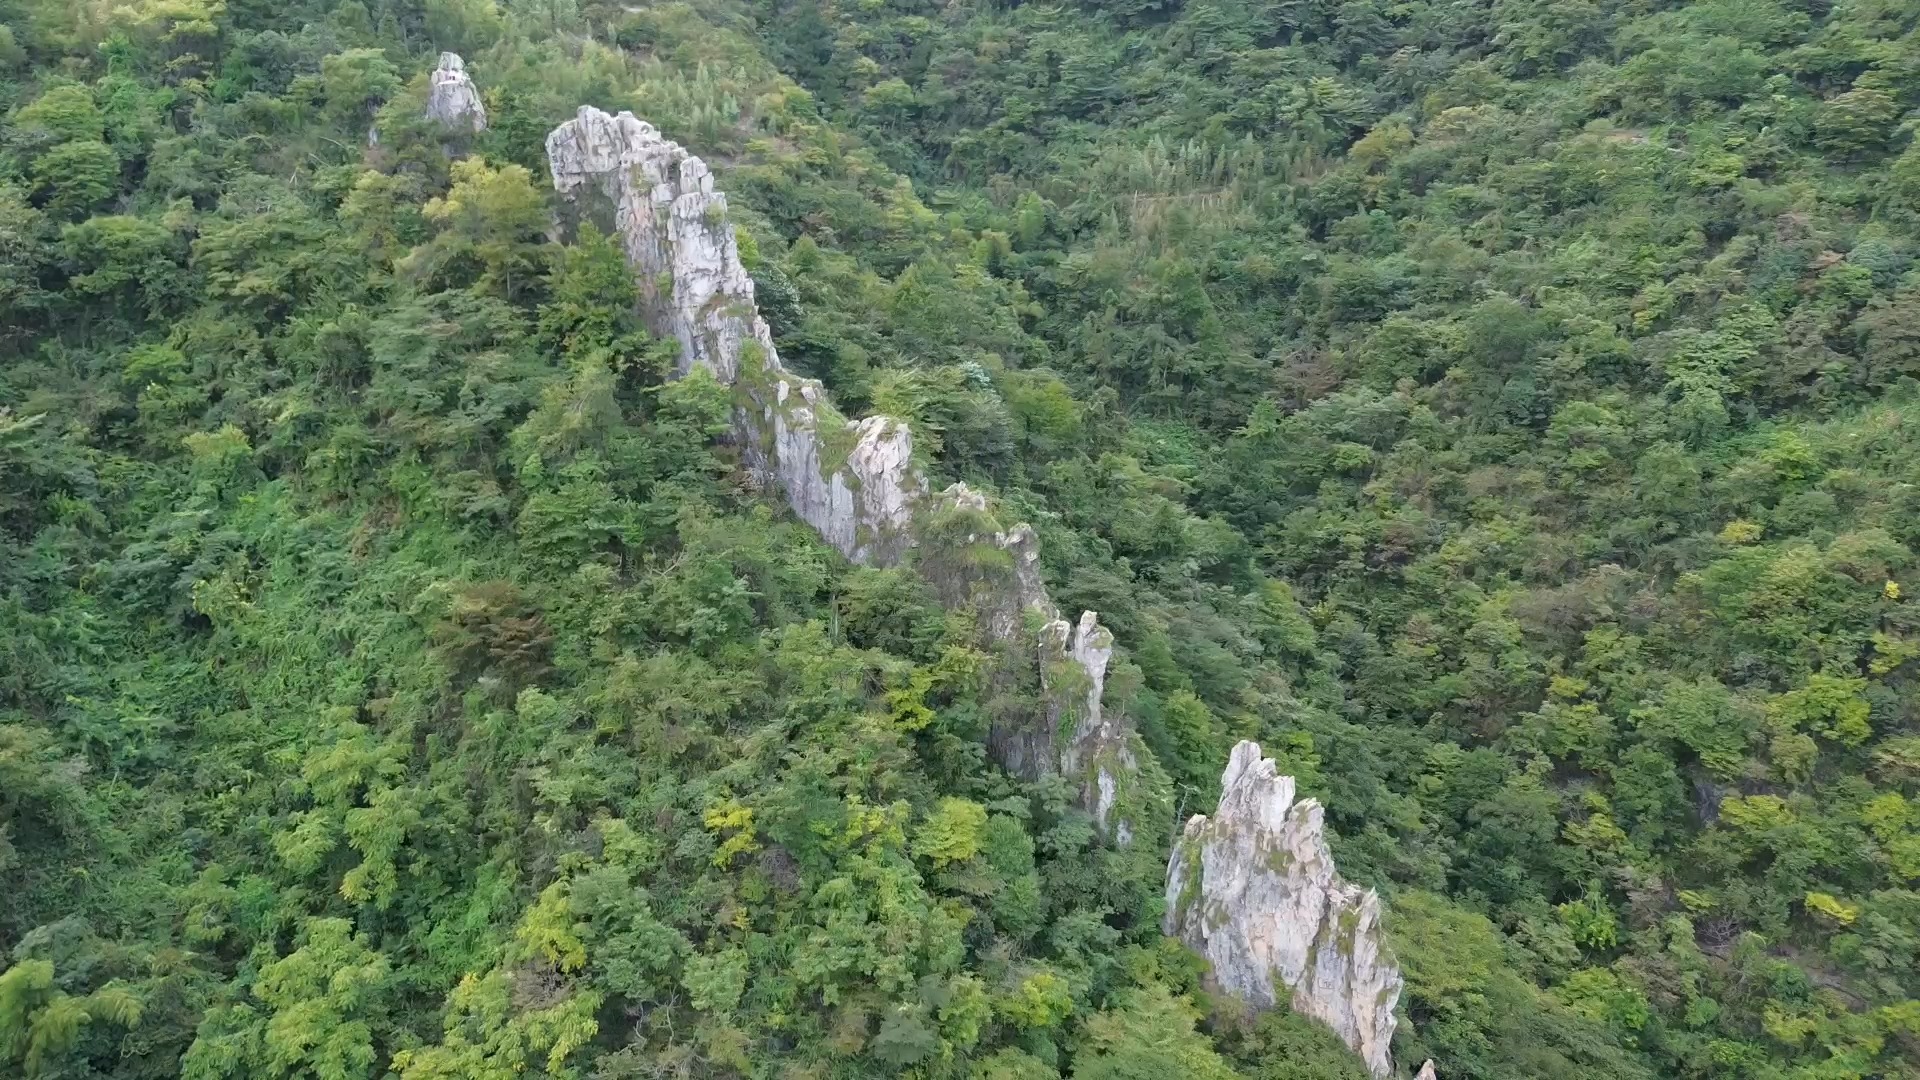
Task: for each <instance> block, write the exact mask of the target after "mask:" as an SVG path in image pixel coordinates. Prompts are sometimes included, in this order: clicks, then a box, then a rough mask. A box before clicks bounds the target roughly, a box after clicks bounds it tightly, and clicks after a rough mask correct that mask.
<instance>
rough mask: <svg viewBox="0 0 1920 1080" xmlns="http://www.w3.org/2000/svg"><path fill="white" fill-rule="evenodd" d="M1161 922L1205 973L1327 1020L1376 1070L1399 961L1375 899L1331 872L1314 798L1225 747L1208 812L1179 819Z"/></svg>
mask: <svg viewBox="0 0 1920 1080" xmlns="http://www.w3.org/2000/svg"><path fill="white" fill-rule="evenodd" d="M1166 901H1167V912H1166V917H1165V921H1164V924H1163V929H1164V930H1165V931H1166V933H1167V934H1168V935H1170V936H1173V937H1176V938H1178V939H1180V940H1181V941H1182V942H1184V943H1185V944H1186V945H1187V946H1188V947H1190V948H1192V949H1193V950H1194V951H1195V952H1198V953H1199V954H1200V955H1202V956H1204V957H1205V958H1206V959H1207V961H1208V962H1209V963H1210V964H1211V965H1212V972H1211V974H1210V975H1209V979H1210V980H1211V982H1212V983H1213V984H1214V985H1215V986H1216V987H1217V988H1218V989H1220V990H1221V991H1224V992H1226V993H1228V994H1231V995H1233V996H1234V997H1236V998H1239V999H1240V1000H1242V1001H1244V1002H1246V1003H1247V1004H1249V1005H1251V1006H1253V1007H1254V1008H1256V1009H1267V1008H1272V1007H1273V1006H1274V1005H1276V1004H1279V1003H1280V1002H1282V1001H1285V1002H1287V1003H1288V1004H1289V1005H1291V1007H1292V1008H1293V1011H1294V1012H1297V1013H1301V1014H1303V1015H1306V1016H1310V1017H1312V1018H1314V1019H1315V1020H1318V1021H1320V1022H1321V1023H1323V1024H1326V1025H1327V1026H1328V1027H1330V1028H1332V1029H1333V1030H1334V1032H1335V1033H1336V1034H1337V1035H1339V1036H1340V1038H1341V1039H1342V1040H1343V1041H1344V1042H1345V1043H1346V1044H1347V1045H1348V1046H1349V1047H1351V1048H1352V1049H1353V1051H1354V1052H1355V1053H1357V1054H1359V1055H1360V1057H1361V1059H1362V1060H1363V1061H1365V1062H1366V1065H1367V1068H1368V1070H1369V1071H1371V1072H1372V1073H1373V1075H1374V1076H1376V1077H1385V1076H1389V1075H1391V1074H1392V1071H1393V1062H1392V1059H1391V1057H1390V1056H1389V1046H1390V1044H1391V1043H1392V1041H1393V1029H1394V1025H1395V1023H1396V1021H1395V1018H1394V1015H1393V1010H1394V1006H1395V1005H1396V1004H1398V1002H1399V1000H1400V989H1401V985H1402V979H1401V976H1400V969H1399V967H1398V965H1397V964H1396V963H1395V962H1394V959H1393V955H1392V953H1391V951H1390V950H1389V949H1388V947H1387V944H1386V938H1385V935H1384V933H1383V932H1382V930H1381V928H1380V898H1379V897H1378V896H1377V895H1376V894H1375V893H1374V892H1373V890H1371V889H1361V888H1360V887H1359V886H1357V885H1353V884H1350V883H1349V882H1347V881H1346V880H1344V879H1343V878H1341V877H1340V875H1339V873H1338V872H1337V871H1336V870H1335V869H1334V865H1333V855H1332V853H1331V852H1330V851H1328V849H1327V839H1326V828H1325V822H1324V820H1323V813H1322V810H1321V807H1320V804H1319V802H1317V801H1315V800H1313V799H1302V800H1299V801H1297V802H1296V801H1295V800H1294V781H1293V777H1291V776H1282V775H1280V773H1279V770H1278V768H1277V767H1276V766H1275V765H1274V763H1273V762H1272V761H1271V760H1268V759H1267V758H1265V757H1263V756H1261V752H1260V746H1259V744H1258V743H1252V742H1242V743H1240V744H1239V745H1237V746H1235V747H1234V748H1233V756H1232V757H1231V758H1230V759H1229V760H1228V762H1227V768H1226V772H1225V773H1223V774H1222V775H1221V777H1220V806H1219V809H1218V810H1217V811H1216V812H1215V813H1214V815H1213V816H1212V817H1210V818H1209V817H1207V816H1206V815H1204V814H1196V815H1194V816H1193V817H1192V818H1191V819H1189V820H1188V821H1187V825H1186V829H1185V831H1184V833H1183V835H1182V836H1181V837H1180V839H1179V840H1177V841H1176V842H1175V843H1174V846H1173V855H1172V857H1171V858H1170V859H1169V860H1168V862H1167V895H1166Z"/></svg>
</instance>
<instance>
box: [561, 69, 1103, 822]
mask: <svg viewBox="0 0 1920 1080" xmlns="http://www.w3.org/2000/svg"><path fill="white" fill-rule="evenodd" d="M547 160H548V166H549V168H550V170H551V172H552V174H553V186H554V189H555V190H556V191H558V192H559V193H560V194H561V196H562V202H563V208H564V209H563V214H562V221H561V226H562V230H563V231H571V230H575V229H577V228H578V227H579V226H580V225H581V224H582V223H584V222H589V221H590V222H592V223H593V224H594V225H595V226H596V227H597V228H598V229H599V230H600V231H601V232H602V233H603V234H606V235H608V236H612V237H616V238H617V239H618V241H619V243H620V244H621V246H622V248H623V249H624V251H625V252H626V256H627V262H628V264H629V265H630V266H632V267H633V270H634V278H635V283H636V285H637V286H638V289H637V291H638V293H639V298H640V302H639V306H640V311H641V314H642V316H643V317H644V319H645V321H646V323H647V326H648V328H649V329H650V330H652V331H653V332H654V333H655V334H657V335H659V336H661V337H663V338H672V339H673V340H676V341H678V342H679V343H680V361H679V373H680V374H682V375H685V374H687V373H689V372H691V371H692V370H694V369H695V368H704V369H706V370H707V371H709V372H711V373H712V374H713V376H714V378H716V379H717V380H719V381H720V382H721V383H722V384H724V385H727V386H730V387H732V388H733V389H734V391H735V399H734V400H735V412H734V435H735V440H736V441H737V442H738V444H739V445H740V447H741V451H742V456H743V457H744V458H745V460H746V464H747V467H748V469H749V470H750V471H751V472H752V473H753V474H754V475H755V476H756V477H757V478H758V479H759V480H760V481H761V482H762V483H763V484H765V485H766V486H767V487H768V488H769V489H771V490H774V491H777V492H778V493H779V494H780V495H781V496H782V497H784V499H785V500H786V503H787V505H788V506H790V507H791V508H792V509H793V512H794V514H795V515H796V516H797V517H799V518H800V520H802V521H805V522H806V523H807V524H809V525H811V526H813V528H814V529H815V530H817V531H818V532H819V533H820V535H821V537H822V538H823V539H825V540H826V541H827V542H828V543H829V544H832V545H833V546H834V547H835V548H836V549H838V550H839V551H840V552H841V554H843V555H845V556H846V557H847V558H848V559H851V560H852V561H854V562H857V563H863V564H867V565H872V566H893V565H898V564H901V563H903V562H907V561H911V562H912V563H913V565H914V567H915V568H916V569H917V570H918V571H919V572H920V573H921V574H922V575H923V576H924V577H925V578H926V579H927V580H928V582H929V583H930V584H932V586H933V587H934V590H935V592H936V593H938V594H939V595H940V597H941V599H942V601H943V602H945V603H947V604H948V605H949V606H952V607H966V608H969V609H970V610H972V611H973V612H974V613H975V615H976V617H977V618H978V619H979V625H980V627H981V630H982V635H983V637H985V638H986V639H988V640H989V641H992V642H995V643H998V644H1000V645H1002V646H1004V647H1006V650H1007V651H1008V652H1009V654H1010V655H1019V656H1021V657H1023V659H1021V660H1020V661H1019V662H1021V663H1024V664H1027V665H1033V664H1035V663H1037V664H1038V666H1039V669H1040V670H1039V674H1040V680H1041V683H1042V685H1043V686H1044V687H1045V688H1046V691H1047V696H1048V699H1049V702H1050V707H1049V708H1048V709H1046V710H1044V711H1043V712H1041V713H1040V714H1038V715H1034V716H1027V717H1019V718H1013V719H1009V720H1005V721H1001V722H997V723H996V724H995V725H994V730H993V731H992V732H991V733H990V734H989V738H988V742H989V748H990V749H991V750H993V752H994V754H995V757H996V758H997V759H998V760H999V761H1000V762H1001V764H1002V765H1003V766H1005V767H1006V768H1007V769H1009V770H1010V771H1012V772H1015V773H1018V774H1021V775H1024V776H1027V777H1029V778H1032V777H1037V776H1039V775H1042V774H1045V773H1051V772H1055V771H1059V770H1066V771H1067V772H1068V773H1069V775H1070V776H1071V777H1073V778H1074V779H1076V780H1077V781H1079V782H1080V783H1081V786H1082V791H1083V805H1085V806H1086V807H1087V809H1088V810H1089V812H1091V813H1093V815H1094V816H1095V819H1096V821H1097V822H1098V823H1099V824H1100V826H1101V828H1102V831H1103V832H1105V833H1106V834H1107V835H1109V836H1112V837H1114V838H1115V839H1116V840H1117V841H1120V842H1125V841H1126V840H1127V839H1130V838H1131V836H1132V832H1133V829H1132V825H1131V824H1130V823H1129V822H1127V821H1125V820H1122V818H1123V814H1122V813H1121V811H1120V810H1119V809H1118V805H1119V802H1120V801H1121V800H1120V799H1119V796H1118V793H1119V792H1120V790H1121V789H1122V788H1124V787H1125V785H1126V784H1127V783H1128V782H1129V780H1130V779H1131V776H1130V775H1126V774H1127V773H1129V772H1130V771H1131V770H1133V769H1134V768H1135V767H1136V765H1137V759H1136V757H1135V754H1134V751H1133V748H1132V744H1133V741H1134V739H1135V736H1134V734H1133V731H1132V729H1131V727H1130V726H1128V725H1126V724H1125V723H1124V722H1123V721H1122V720H1121V719H1120V718H1118V717H1114V716H1111V715H1109V714H1107V712H1106V711H1105V710H1104V708H1103V703H1102V700H1101V698H1102V692H1103V688H1104V685H1105V678H1106V667H1107V661H1108V659H1109V657H1110V656H1111V655H1112V649H1113V638H1112V635H1111V634H1109V633H1108V632H1107V631H1106V630H1105V629H1104V628H1103V627H1101V626H1100V625H1099V620H1098V617H1097V616H1096V615H1095V614H1094V613H1093V612H1091V611H1089V612H1086V613H1085V614H1083V615H1082V616H1081V617H1080V621H1079V623H1078V624H1077V626H1076V625H1075V624H1070V623H1068V622H1067V621H1066V620H1065V619H1063V618H1062V617H1061V615H1060V611H1059V609H1058V608H1056V607H1055V606H1054V604H1053V601H1052V600H1051V598H1050V597H1049V596H1048V595H1047V590H1046V586H1045V585H1044V584H1043V583H1042V582H1041V580H1040V574H1039V567H1038V561H1039V554H1038V549H1037V545H1036V542H1035V538H1034V532H1033V530H1032V529H1031V528H1030V527H1028V526H1026V525H1024V524H1019V525H1013V526H1011V527H1003V526H1002V525H1001V524H1000V523H999V521H998V519H997V518H996V517H995V515H994V513H993V511H992V509H991V508H990V507H989V505H988V501H987V499H986V498H985V496H984V495H982V494H981V493H979V492H975V491H972V490H970V489H968V488H967V486H966V485H965V484H955V485H953V486H951V487H949V488H947V489H946V490H944V491H937V492H936V491H934V490H932V489H931V487H930V485H929V484H928V483H927V480H926V477H925V475H924V474H923V473H922V472H921V471H920V469H919V468H918V467H917V466H916V465H915V464H914V460H913V434H912V432H911V431H910V430H909V429H908V427H907V425H906V424H904V423H901V422H900V421H898V420H895V419H892V418H890V417H885V416H870V417H867V418H866V419H864V420H860V421H858V422H854V421H849V420H848V419H847V418H846V417H844V416H842V415H841V414H840V412H839V411H838V410H837V409H835V408H834V406H833V403H832V402H831V401H829V400H828V398H827V395H826V391H825V389H824V388H823V387H822V386H821V385H820V384H819V383H818V382H816V381H814V380H812V379H806V378H801V377H800V376H797V375H795V374H793V373H792V372H790V371H788V370H787V369H786V367H785V366H784V365H782V364H781V362H780V356H779V352H778V351H777V350H776V349H775V347H774V342H773V334H772V332H771V331H770V330H769V329H768V328H767V324H766V321H765V320H764V319H762V318H761V317H760V312H759V309H758V308H757V307H756V306H755V304H754V295H753V279H752V277H751V276H749V274H748V273H747V270H746V267H745V266H744V265H743V264H742V263H741V261H740V251H739V244H738V242H737V240H736V238H735V236H734V231H733V225H732V222H731V221H730V220H729V219H728V214H727V198H726V196H725V195H724V194H723V193H721V192H719V191H717V190H715V189H714V184H713V174H712V173H711V172H710V171H709V170H708V169H707V166H706V163H705V162H703V161H701V160H700V159H699V158H697V157H695V156H693V155H692V154H689V153H688V152H687V151H686V150H685V149H684V148H683V147H681V146H680V145H679V144H678V143H675V142H673V141H671V140H669V139H667V138H665V137H663V136H662V135H661V134H660V132H659V130H658V129H656V128H655V127H654V126H653V125H652V124H649V123H647V122H646V121H644V120H641V119H639V118H638V117H635V116H634V115H633V114H632V113H626V112H623V113H620V114H618V115H609V114H607V113H605V112H603V111H601V110H599V109H596V108H594V107H592V106H590V105H587V106H582V107H581V108H580V110H579V112H578V114H577V115H576V116H575V117H574V118H573V119H572V120H569V121H567V122H566V123H564V124H561V125H560V126H559V127H557V128H555V129H554V130H553V132H552V133H551V134H549V135H548V136H547ZM956 521H957V522H958V527H957V528H958V531H957V532H953V529H952V528H951V527H952V526H954V523H955V522H956ZM950 533H951V535H950ZM984 544H992V545H993V546H994V547H996V548H998V549H999V550H1000V551H1001V552H1004V553H1005V556H1006V558H1005V559H1004V561H1002V560H988V562H987V563H983V562H982V561H981V560H978V559H976V558H972V557H970V556H969V555H968V554H967V552H968V551H969V550H970V549H972V548H973V547H975V546H977V545H984ZM989 563H991V564H994V565H989ZM1029 616H1033V617H1036V618H1037V619H1038V621H1039V622H1041V623H1042V624H1043V630H1042V632H1041V634H1040V635H1039V639H1038V641H1037V642H1036V641H1033V640H1032V639H1030V638H1029V636H1028V631H1027V629H1026V626H1027V619H1028V618H1029ZM1002 674H1004V672H1002ZM1069 718H1070V719H1071V720H1072V721H1073V722H1072V725H1071V727H1069V726H1068V725H1067V724H1066V723H1065V720H1066V719H1069ZM1063 731H1064V732H1065V733H1066V735H1065V740H1064V742H1063V741H1062V739H1061V734H1062V732H1063Z"/></svg>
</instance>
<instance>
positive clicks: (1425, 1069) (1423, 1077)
mask: <svg viewBox="0 0 1920 1080" xmlns="http://www.w3.org/2000/svg"><path fill="white" fill-rule="evenodd" d="M1413 1080H1440V1074H1439V1073H1437V1072H1434V1071H1433V1059H1432V1058H1428V1059H1427V1062H1426V1064H1424V1065H1422V1066H1420V1075H1418V1076H1416V1077H1414V1078H1413Z"/></svg>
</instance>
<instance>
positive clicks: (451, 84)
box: [427, 52, 487, 134]
mask: <svg viewBox="0 0 1920 1080" xmlns="http://www.w3.org/2000/svg"><path fill="white" fill-rule="evenodd" d="M427 119H429V120H433V121H436V122H438V123H440V124H442V125H444V126H446V127H449V128H454V129H456V130H464V131H469V132H473V133H475V134H478V133H479V132H482V131H485V130H487V107H486V106H485V105H484V104H482V103H481V101H480V91H479V89H478V88H477V87H475V86H474V85H473V79H472V78H471V77H470V76H469V75H468V74H467V64H466V61H464V60H462V59H460V57H459V55H458V54H457V53H450V52H443V53H441V54H440V64H439V66H438V67H436V68H434V69H433V74H432V75H430V76H428V78H427Z"/></svg>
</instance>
